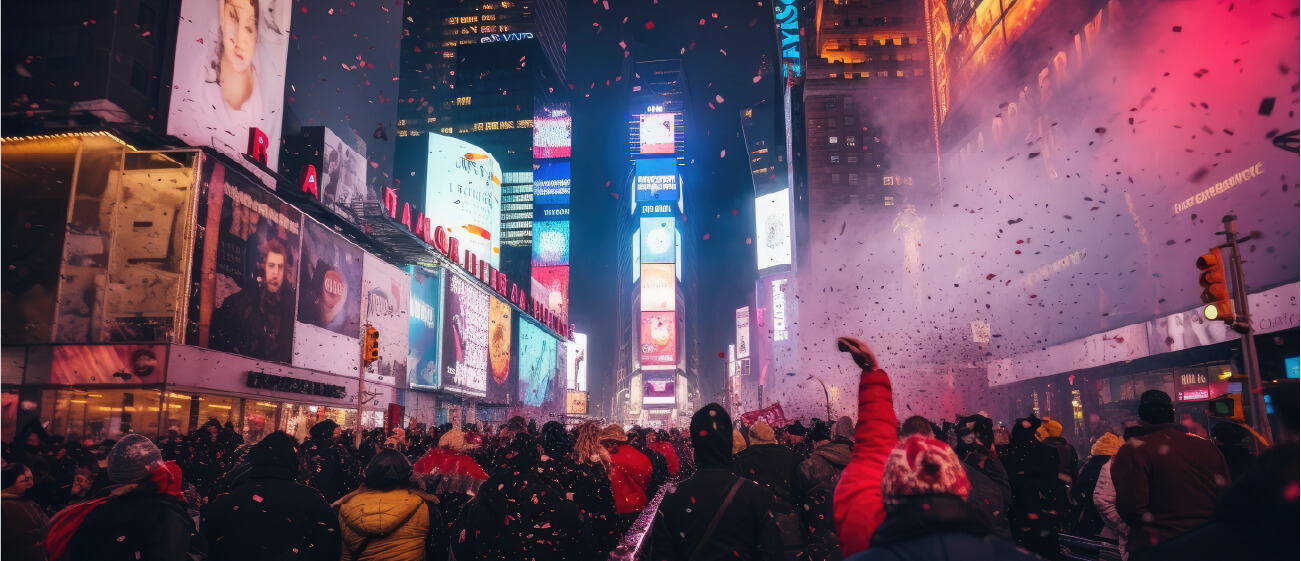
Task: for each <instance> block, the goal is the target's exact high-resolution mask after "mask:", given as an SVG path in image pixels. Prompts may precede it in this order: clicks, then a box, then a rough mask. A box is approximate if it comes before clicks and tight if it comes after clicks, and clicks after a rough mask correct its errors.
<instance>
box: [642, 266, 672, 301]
mask: <svg viewBox="0 0 1301 561" xmlns="http://www.w3.org/2000/svg"><path fill="white" fill-rule="evenodd" d="M676 287H677V282H675V279H674V276H673V265H671V264H657V263H646V264H643V265H642V266H641V310H642V311H643V312H671V311H673V310H674V305H675V304H676V302H677V297H676V294H677V290H676Z"/></svg>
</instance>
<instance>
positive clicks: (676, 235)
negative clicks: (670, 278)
mask: <svg viewBox="0 0 1301 561" xmlns="http://www.w3.org/2000/svg"><path fill="white" fill-rule="evenodd" d="M673 237H674V239H676V240H677V241H678V243H677V246H678V249H677V261H676V263H677V265H678V266H677V267H676V268H677V271H675V272H676V273H677V274H678V281H679V282H681V281H682V269H683V263H682V232H677V231H675V232H673Z"/></svg>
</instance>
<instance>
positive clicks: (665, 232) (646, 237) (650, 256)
mask: <svg viewBox="0 0 1301 561" xmlns="http://www.w3.org/2000/svg"><path fill="white" fill-rule="evenodd" d="M676 232H677V228H676V227H675V225H674V220H673V217H671V216H665V217H653V218H642V219H641V262H642V263H673V262H674V259H675V258H676V255H677V254H676V251H675V248H676V247H677V243H676V241H677V236H676V235H675V233H676Z"/></svg>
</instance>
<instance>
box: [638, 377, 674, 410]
mask: <svg viewBox="0 0 1301 561" xmlns="http://www.w3.org/2000/svg"><path fill="white" fill-rule="evenodd" d="M673 378H674V373H673V371H672V370H661V371H648V372H643V373H642V390H641V391H642V394H641V396H642V397H641V403H642V405H645V406H670V407H671V406H673V405H677V399H676V397H675V391H674V390H675V389H676V388H674V384H673Z"/></svg>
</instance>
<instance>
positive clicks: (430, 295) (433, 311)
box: [380, 266, 443, 388]
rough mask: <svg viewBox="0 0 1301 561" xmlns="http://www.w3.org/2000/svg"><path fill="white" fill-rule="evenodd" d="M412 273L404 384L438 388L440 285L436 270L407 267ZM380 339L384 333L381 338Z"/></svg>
mask: <svg viewBox="0 0 1301 561" xmlns="http://www.w3.org/2000/svg"><path fill="white" fill-rule="evenodd" d="M407 270H408V272H410V273H411V311H410V314H409V315H408V318H409V320H410V321H409V322H408V325H409V328H408V330H407V341H408V347H409V350H408V351H407V383H408V384H409V385H411V386H412V387H422V388H437V387H438V386H439V383H440V380H441V378H440V377H439V375H438V347H439V345H438V318H439V317H441V315H440V313H439V312H440V310H439V300H440V299H442V295H443V285H442V282H440V281H441V279H440V274H439V272H438V271H426V270H424V269H421V268H420V267H416V266H411V267H408V269H407ZM380 337H381V338H382V337H383V334H381V335H380Z"/></svg>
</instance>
